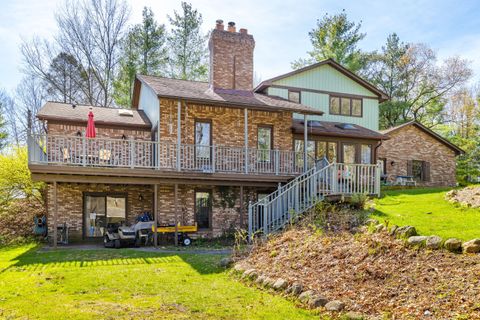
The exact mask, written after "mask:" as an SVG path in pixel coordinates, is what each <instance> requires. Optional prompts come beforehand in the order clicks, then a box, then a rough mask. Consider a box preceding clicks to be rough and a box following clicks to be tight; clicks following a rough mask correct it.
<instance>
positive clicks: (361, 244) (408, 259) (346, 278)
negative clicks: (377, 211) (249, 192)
mask: <svg viewBox="0 0 480 320" xmlns="http://www.w3.org/2000/svg"><path fill="white" fill-rule="evenodd" d="M243 263H244V264H246V265H247V266H250V267H253V268H255V269H257V270H258V271H259V272H260V273H262V274H265V275H268V276H270V277H273V278H283V279H285V280H288V281H289V282H294V281H297V282H300V283H302V284H303V286H304V290H306V288H308V289H311V290H315V291H316V292H317V293H318V294H321V295H324V296H325V297H327V298H328V299H329V300H332V299H339V300H342V301H343V302H344V303H345V304H346V310H347V311H357V312H361V313H363V314H366V315H370V316H379V317H380V318H386V319H423V318H425V319H480V255H462V254H454V253H450V252H448V251H444V250H439V251H427V250H425V249H412V248H406V247H405V245H404V244H403V242H402V240H397V239H394V238H392V237H391V236H390V235H389V234H388V233H387V232H383V233H376V234H368V233H359V234H356V235H352V234H350V233H343V234H340V235H329V236H326V235H322V234H321V233H319V232H313V231H312V230H309V229H307V228H303V229H294V230H290V231H287V232H284V233H283V234H281V235H278V236H277V237H276V238H273V239H272V240H270V241H269V242H267V243H266V244H264V245H262V246H258V247H257V248H255V249H254V251H253V252H252V253H251V254H250V256H249V257H248V258H246V259H245V260H244V261H243Z"/></svg>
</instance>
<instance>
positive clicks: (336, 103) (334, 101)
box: [330, 97, 340, 114]
mask: <svg viewBox="0 0 480 320" xmlns="http://www.w3.org/2000/svg"><path fill="white" fill-rule="evenodd" d="M330 114H340V98H338V97H330Z"/></svg>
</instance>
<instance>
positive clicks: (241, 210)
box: [240, 185, 244, 228]
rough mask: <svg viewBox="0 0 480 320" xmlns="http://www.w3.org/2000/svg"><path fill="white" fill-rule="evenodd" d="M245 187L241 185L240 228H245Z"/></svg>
mask: <svg viewBox="0 0 480 320" xmlns="http://www.w3.org/2000/svg"><path fill="white" fill-rule="evenodd" d="M243 210H244V208H243V185H240V228H243Z"/></svg>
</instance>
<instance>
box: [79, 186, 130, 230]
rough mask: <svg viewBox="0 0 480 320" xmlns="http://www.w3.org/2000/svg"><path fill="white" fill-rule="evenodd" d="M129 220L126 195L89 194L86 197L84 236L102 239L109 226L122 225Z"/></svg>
mask: <svg viewBox="0 0 480 320" xmlns="http://www.w3.org/2000/svg"><path fill="white" fill-rule="evenodd" d="M126 218H127V197H126V195H118V194H106V193H88V194H85V195H84V214H83V219H84V224H83V225H84V235H85V237H86V238H97V237H102V236H103V235H104V234H105V228H106V227H107V226H108V225H109V224H120V223H122V222H124V221H126Z"/></svg>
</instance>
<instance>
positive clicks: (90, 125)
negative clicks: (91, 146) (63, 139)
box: [85, 111, 96, 138]
mask: <svg viewBox="0 0 480 320" xmlns="http://www.w3.org/2000/svg"><path fill="white" fill-rule="evenodd" d="M85 136H86V137H87V138H95V136H96V133H95V122H94V121H93V112H92V111H90V112H89V113H88V121H87V133H86V135H85Z"/></svg>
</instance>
